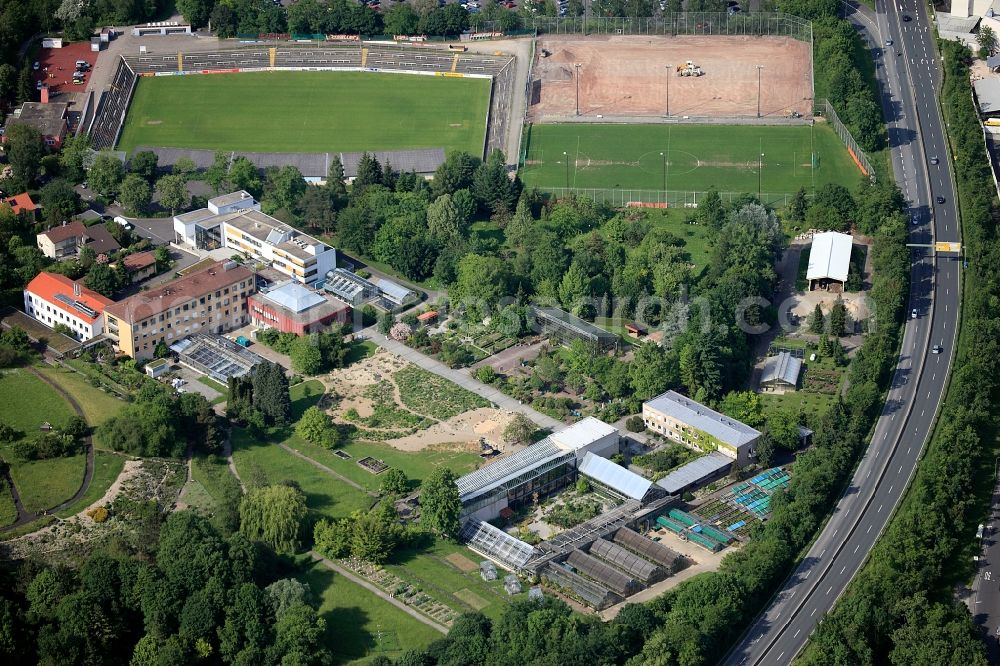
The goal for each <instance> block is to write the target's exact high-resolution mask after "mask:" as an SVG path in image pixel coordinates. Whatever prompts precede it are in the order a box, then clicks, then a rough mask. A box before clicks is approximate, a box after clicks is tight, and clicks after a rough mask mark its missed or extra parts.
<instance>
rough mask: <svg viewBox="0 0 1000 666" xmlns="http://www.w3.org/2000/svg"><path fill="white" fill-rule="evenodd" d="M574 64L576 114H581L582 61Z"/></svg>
mask: <svg viewBox="0 0 1000 666" xmlns="http://www.w3.org/2000/svg"><path fill="white" fill-rule="evenodd" d="M573 66H574V67H576V115H580V63H576V64H575V65H573Z"/></svg>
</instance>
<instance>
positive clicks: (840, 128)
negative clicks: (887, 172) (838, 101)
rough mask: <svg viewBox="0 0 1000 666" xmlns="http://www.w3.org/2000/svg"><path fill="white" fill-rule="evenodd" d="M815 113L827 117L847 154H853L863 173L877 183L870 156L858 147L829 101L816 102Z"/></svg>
mask: <svg viewBox="0 0 1000 666" xmlns="http://www.w3.org/2000/svg"><path fill="white" fill-rule="evenodd" d="M815 107H816V108H815V112H816V113H817V114H818V115H822V116H825V117H826V119H827V120H828V121H830V124H831V125H833V129H834V130H836V132H837V136H839V137H840V140H841V141H843V142H844V145H845V146H847V152H849V153H850V154H851V157H852V158H853V159H854V161H855V163H856V164H857V165H858V166H859V167H860V168H861V171H862V173H864V174H865V175H866V176H868V177H869V178H871V180H872V182H875V169H873V168H872V163H871V162H870V161H869V160H868V155H866V154H865V151H863V150H861V147H860V146H858V142H857V141H855V140H854V137H853V136H852V135H851V131H850V130H849V129H847V127H846V126H845V125H844V123H843V122H841V120H840V116H838V115H837V111H836V109H834V108H833V104H830V100H828V99H818V100H816V105H815Z"/></svg>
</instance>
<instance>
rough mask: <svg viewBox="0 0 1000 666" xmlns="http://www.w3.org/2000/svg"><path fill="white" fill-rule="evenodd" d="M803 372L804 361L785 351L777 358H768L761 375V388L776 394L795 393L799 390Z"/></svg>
mask: <svg viewBox="0 0 1000 666" xmlns="http://www.w3.org/2000/svg"><path fill="white" fill-rule="evenodd" d="M801 371H802V359H801V358H796V357H794V356H792V354H791V353H790V352H787V351H783V352H779V353H778V355H777V356H768V357H767V359H766V360H765V361H764V370H763V372H762V373H761V375H760V388H761V390H764V391H772V392H775V393H784V392H785V391H794V390H795V389H796V388H798V385H799V373H800V372H801Z"/></svg>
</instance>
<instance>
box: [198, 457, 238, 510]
mask: <svg viewBox="0 0 1000 666" xmlns="http://www.w3.org/2000/svg"><path fill="white" fill-rule="evenodd" d="M226 477H229V478H231V479H232V480H233V481H236V477H235V476H233V473H232V472H231V471H229V464H228V463H227V462H226V459H225V458H221V457H219V456H205V455H202V454H199V455H196V456H195V457H194V458H193V459H192V461H191V478H192V479H194V480H195V481H196V482H198V483H199V484H200V485H201V486H202V487H203V488H204V489H205V491H206V492H207V493H208V494H209V496H210V497H211V498H213V499H221V498H222V494H223V488H224V485H223V484H226V483H229V479H227V478H226Z"/></svg>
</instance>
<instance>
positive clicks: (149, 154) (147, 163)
mask: <svg viewBox="0 0 1000 666" xmlns="http://www.w3.org/2000/svg"><path fill="white" fill-rule="evenodd" d="M159 162H160V158H159V157H157V156H156V153H154V152H153V151H151V150H141V151H139V152H138V153H136V154H135V155H133V156H132V158H131V159H130V160H129V161H128V170H129V171H131V172H132V173H136V174H139V175H140V176H142V177H143V178H145V179H146V180H147V181H148V182H150V183H152V182H153V181H154V180H156V167H157V165H158V164H159Z"/></svg>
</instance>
